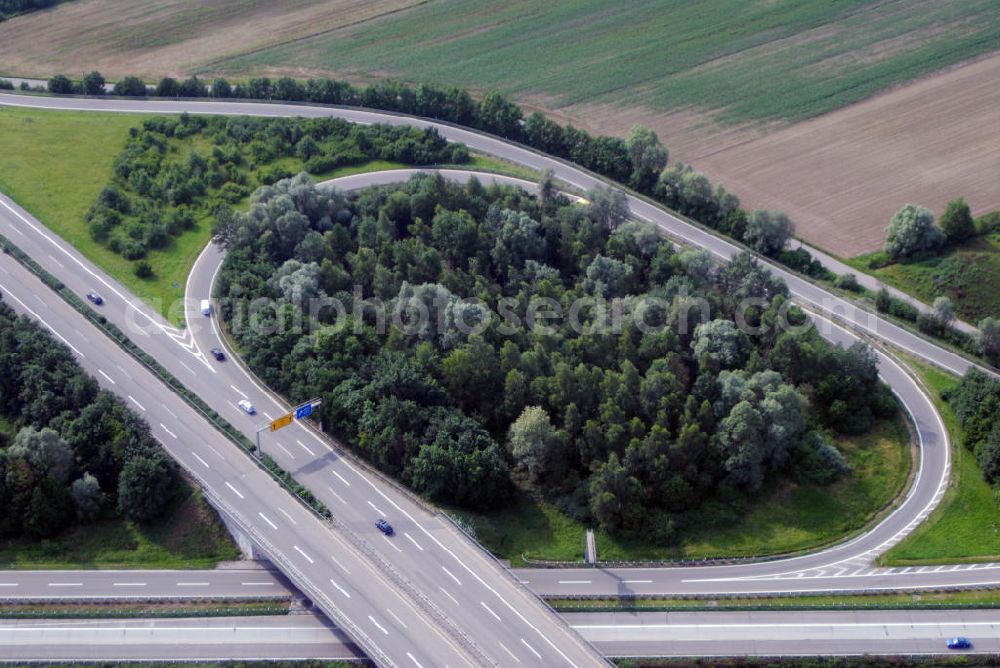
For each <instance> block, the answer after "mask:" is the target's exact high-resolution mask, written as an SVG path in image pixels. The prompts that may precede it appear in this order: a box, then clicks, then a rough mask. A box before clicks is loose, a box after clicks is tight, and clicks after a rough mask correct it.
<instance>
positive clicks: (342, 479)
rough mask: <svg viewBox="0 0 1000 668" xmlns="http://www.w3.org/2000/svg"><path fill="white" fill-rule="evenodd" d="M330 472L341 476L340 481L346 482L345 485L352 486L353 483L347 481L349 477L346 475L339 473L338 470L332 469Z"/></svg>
mask: <svg viewBox="0 0 1000 668" xmlns="http://www.w3.org/2000/svg"><path fill="white" fill-rule="evenodd" d="M330 473H332V474H333V475H335V476H337V477H338V478H340V481H341V482H342V483H344V484H345V485H347V486H348V487H350V486H351V483H349V482H347V478H345V477H344V476H342V475H340V474H339V473H337V472H336V471H330Z"/></svg>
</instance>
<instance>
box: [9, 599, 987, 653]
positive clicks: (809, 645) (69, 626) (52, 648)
mask: <svg viewBox="0 0 1000 668" xmlns="http://www.w3.org/2000/svg"><path fill="white" fill-rule="evenodd" d="M566 619H567V621H568V622H569V623H570V625H571V626H572V628H573V629H574V630H576V631H578V632H579V633H580V634H581V635H583V637H585V638H586V639H587V640H589V641H590V642H592V643H593V644H594V645H595V646H596V647H597V648H598V649H599V650H601V651H602V652H603V653H604V654H606V655H607V656H610V657H624V656H649V657H654V656H656V657H658V656H698V657H711V656H786V657H787V656H805V655H839V656H844V655H858V654H889V655H896V654H943V653H952V654H954V653H958V652H953V651H950V650H948V649H947V648H946V646H945V640H946V639H947V638H951V637H954V636H964V637H967V638H969V639H970V640H971V641H972V643H973V647H972V649H971V650H964V651H963V652H962V653H973V652H974V653H990V654H993V653H998V652H1000V638H998V634H997V630H998V629H1000V611H996V610H920V611H900V610H888V611H853V612H849V611H845V612H803V611H783V612H670V613H663V612H640V613H625V612H619V613H573V614H567V615H566ZM357 656H358V651H357V648H356V647H354V645H353V644H352V643H351V641H350V639H349V638H347V637H346V636H345V635H344V634H342V633H340V632H339V631H338V630H337V629H334V628H331V626H330V624H329V622H328V621H327V620H326V619H324V618H322V617H320V616H316V615H312V614H290V615H282V616H263V617H228V618H227V617H213V618H189V619H129V620H107V619H105V620H0V661H2V660H8V661H9V660H36V661H37V660H41V661H55V660H67V659H78V660H79V659H88V660H128V659H134V660H165V659H169V660H181V659H187V660H196V659H198V660H205V661H210V660H217V661H221V660H251V659H350V658H356V657H357ZM505 665H516V664H505Z"/></svg>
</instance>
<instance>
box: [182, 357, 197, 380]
mask: <svg viewBox="0 0 1000 668" xmlns="http://www.w3.org/2000/svg"><path fill="white" fill-rule="evenodd" d="M177 363H178V364H180V365H181V366H182V367H184V368H185V369H187V370H188V372H189V373H190V374H191V375H193V376H195V375H197V374H196V373H195V372H194V369H192V368H191V367H189V366H188V365H187V364H185V363H184V360H177Z"/></svg>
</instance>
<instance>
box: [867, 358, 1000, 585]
mask: <svg viewBox="0 0 1000 668" xmlns="http://www.w3.org/2000/svg"><path fill="white" fill-rule="evenodd" d="M909 365H910V367H911V368H912V369H913V370H914V371H915V372H916V373H917V374H918V376H919V378H920V379H921V380H922V381H923V384H924V386H925V388H926V389H927V390H928V392H929V394H930V396H931V399H932V400H933V401H934V405H935V407H936V408H937V410H938V413H939V414H940V415H941V418H942V419H943V420H944V423H945V427H946V428H947V430H948V434H949V436H950V437H951V453H952V466H951V481H950V482H949V486H948V491H947V492H946V493H945V495H944V498H943V499H942V500H941V504H940V505H939V506H938V508H937V509H936V510H935V511H934V512H933V513H931V515H930V517H928V518H927V519H926V520H925V521H924V522H923V524H921V525H920V526H919V527H917V529H916V530H914V532H913V533H912V534H910V535H909V536H908V537H907V538H906V539H905V540H903V541H902V542H900V543H899V544H898V545H896V546H895V547H893V548H892V549H891V550H889V551H888V552H886V553H885V554H884V555H883V556H882V557H881V559H880V563H881V564H883V565H886V566H913V565H923V564H945V563H951V564H953V563H958V562H986V561H1000V505H998V502H997V498H998V494H997V492H996V491H995V489H994V488H993V487H991V485H990V483H988V482H987V481H986V479H985V478H984V477H983V471H982V469H981V468H980V466H979V464H978V463H977V458H976V453H975V452H974V451H973V450H971V449H970V448H969V447H968V445H972V446H973V447H975V444H976V442H977V441H975V440H969V439H967V437H966V435H965V433H964V430H963V428H962V423H961V421H960V419H959V417H958V415H956V411H955V407H954V406H953V405H952V403H951V402H950V401H948V400H947V399H946V397H951V396H953V393H955V392H956V391H957V388H959V385H960V382H962V381H960V380H959V379H958V378H957V377H955V376H954V375H952V374H950V373H947V372H945V371H942V370H940V369H938V368H936V367H932V366H930V365H928V364H926V363H923V362H920V361H917V360H915V359H912V358H909ZM995 415H996V413H995V412H993V413H992V414H991V416H990V419H991V420H992V421H993V422H994V423H995ZM994 431H995V430H994ZM986 436H989V432H987V433H986ZM994 438H995V437H994ZM967 444H968V445H967ZM991 451H992V448H991ZM990 461H992V458H990Z"/></svg>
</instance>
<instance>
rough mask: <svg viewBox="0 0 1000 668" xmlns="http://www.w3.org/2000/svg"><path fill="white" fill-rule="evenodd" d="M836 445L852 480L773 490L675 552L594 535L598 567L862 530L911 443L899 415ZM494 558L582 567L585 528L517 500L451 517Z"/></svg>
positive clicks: (761, 549)
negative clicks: (731, 521)
mask: <svg viewBox="0 0 1000 668" xmlns="http://www.w3.org/2000/svg"><path fill="white" fill-rule="evenodd" d="M839 446H840V448H841V450H842V451H843V453H844V455H845V457H846V458H847V460H848V461H849V462H850V464H851V466H852V468H853V473H852V475H850V476H848V477H845V478H843V479H841V480H839V481H837V482H835V483H833V484H831V485H829V486H826V487H820V486H816V485H797V484H794V483H791V482H789V481H781V482H776V483H775V484H772V485H771V486H770V487H768V488H767V489H765V491H764V492H762V494H761V496H760V498H758V499H757V500H755V501H754V502H752V503H751V505H750V507H749V509H748V511H747V513H746V515H745V516H744V518H743V521H742V522H741V523H740V524H739V525H738V526H729V527H714V528H707V529H704V530H700V531H696V532H691V533H689V534H687V536H686V537H685V538H684V540H683V542H682V543H681V545H680V546H678V547H673V548H661V547H656V546H654V545H651V544H649V543H645V542H642V541H626V540H622V539H620V538H615V537H612V536H609V535H607V534H604V533H603V532H598V533H597V553H598V557H599V558H600V559H601V560H602V561H658V560H669V559H705V558H713V557H750V556H756V557H761V556H767V555H775V554H784V553H788V552H794V551H799V550H807V549H811V548H816V547H819V546H821V545H825V544H828V543H830V542H833V541H836V540H838V539H840V538H843V537H844V536H846V535H848V534H850V533H853V532H855V531H858V530H860V529H861V528H863V527H865V526H867V525H868V524H869V523H870V522H871V520H872V519H873V518H874V517H875V516H876V515H878V513H879V512H880V511H882V510H883V509H884V508H886V507H887V506H888V505H890V504H891V503H892V502H893V500H894V499H895V498H896V497H897V496H898V494H899V493H900V492H901V491H902V489H903V487H904V485H905V483H906V480H907V478H908V476H909V472H910V467H911V466H912V458H911V457H910V436H909V432H908V430H907V427H906V423H905V422H904V421H903V418H902V416H901V415H899V416H897V418H896V419H894V420H890V421H883V422H880V423H878V424H877V425H876V426H875V428H874V429H872V431H870V432H869V433H868V434H865V435H863V436H860V437H853V438H841V439H840V440H839ZM452 512H453V514H455V515H457V516H459V517H460V518H461V519H462V521H463V523H464V525H471V527H472V528H473V530H474V532H475V535H476V538H477V539H478V540H479V541H480V542H481V543H482V544H483V546H485V547H486V548H487V549H489V550H490V551H491V552H493V553H494V554H496V555H497V556H499V557H501V558H503V559H508V560H510V562H511V564H512V565H513V566H523V565H526V564H528V563H529V562H530V561H532V560H545V561H581V560H582V559H583V545H584V535H585V532H586V526H585V525H583V524H582V523H580V522H576V521H574V520H573V519H571V518H569V517H567V516H566V515H564V514H563V513H561V512H559V510H558V509H556V508H555V507H553V506H551V505H548V504H545V503H538V502H534V501H532V500H531V499H528V498H526V497H523V496H522V497H521V498H519V499H518V500H517V501H516V502H515V503H514V504H513V505H511V506H510V507H509V508H507V509H504V510H502V511H499V512H495V513H490V514H477V513H470V512H464V511H452Z"/></svg>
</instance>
